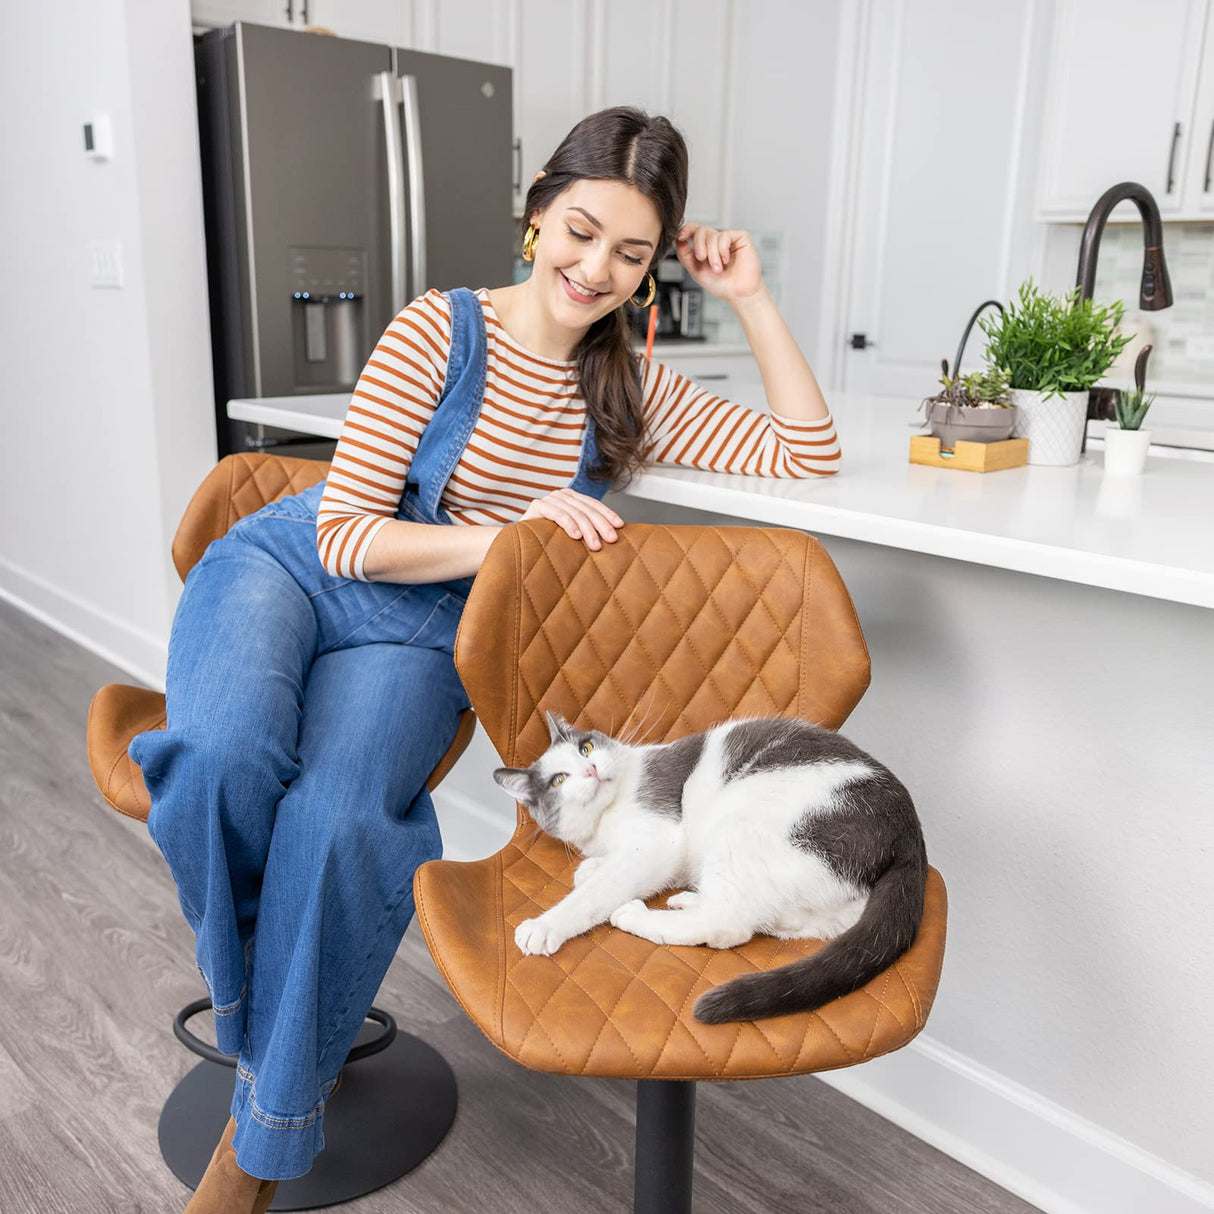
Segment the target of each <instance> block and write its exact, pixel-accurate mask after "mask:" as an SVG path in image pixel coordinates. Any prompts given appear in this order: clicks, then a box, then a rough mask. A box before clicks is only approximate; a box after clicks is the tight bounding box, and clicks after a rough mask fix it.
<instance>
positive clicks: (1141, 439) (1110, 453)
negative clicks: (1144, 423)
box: [1104, 426, 1151, 476]
mask: <svg viewBox="0 0 1214 1214" xmlns="http://www.w3.org/2000/svg"><path fill="white" fill-rule="evenodd" d="M1150 445H1151V432H1150V430H1123V429H1121V427H1120V426H1110V427H1109V428H1108V429H1107V430H1106V431H1105V432H1104V470H1105V471H1106V472H1113V473H1117V474H1118V475H1123V476H1124V475H1133V474H1135V473H1139V472H1141V471H1142V470H1143V469H1144V468H1145V467H1146V466H1147V448H1148V447H1149V446H1150Z"/></svg>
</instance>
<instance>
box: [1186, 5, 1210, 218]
mask: <svg viewBox="0 0 1214 1214" xmlns="http://www.w3.org/2000/svg"><path fill="white" fill-rule="evenodd" d="M1189 129H1190V130H1191V131H1192V139H1191V140H1190V147H1189V160H1188V168H1187V170H1186V171H1185V180H1184V188H1183V191H1182V197H1183V199H1184V205H1183V208H1182V209H1183V210H1184V212H1185V214H1186V215H1187V216H1188V215H1191V217H1192V218H1195V219H1197V218H1202V219H1207V220H1208V219H1211V218H1214V4H1210V5H1209V11H1208V13H1207V15H1206V37H1205V46H1204V48H1203V50H1202V55H1201V68H1200V70H1199V72H1198V78H1197V99H1196V103H1195V104H1194V106H1193V121H1192V124H1191V126H1190V128H1189Z"/></svg>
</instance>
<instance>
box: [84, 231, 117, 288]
mask: <svg viewBox="0 0 1214 1214" xmlns="http://www.w3.org/2000/svg"><path fill="white" fill-rule="evenodd" d="M89 286H90V287H121V286H122V245H121V244H120V243H119V242H118V241H116V240H101V241H96V242H95V243H93V244H91V245H89Z"/></svg>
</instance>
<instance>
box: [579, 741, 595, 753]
mask: <svg viewBox="0 0 1214 1214" xmlns="http://www.w3.org/2000/svg"><path fill="white" fill-rule="evenodd" d="M593 749H594V743H593V742H583V743H582V744H581V746H579V747H578V750H580V751H581V752H582V754H584V755H588V754H589V753H590V752H591V751H592V750H593Z"/></svg>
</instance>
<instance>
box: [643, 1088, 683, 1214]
mask: <svg viewBox="0 0 1214 1214" xmlns="http://www.w3.org/2000/svg"><path fill="white" fill-rule="evenodd" d="M695 1149H696V1085H695V1082H694V1081H692V1080H687V1079H639V1080H637V1136H636V1163H635V1165H634V1166H635V1168H636V1173H635V1176H634V1178H633V1205H632V1208H633V1214H691V1182H692V1175H693V1172H694V1170H695Z"/></svg>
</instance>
